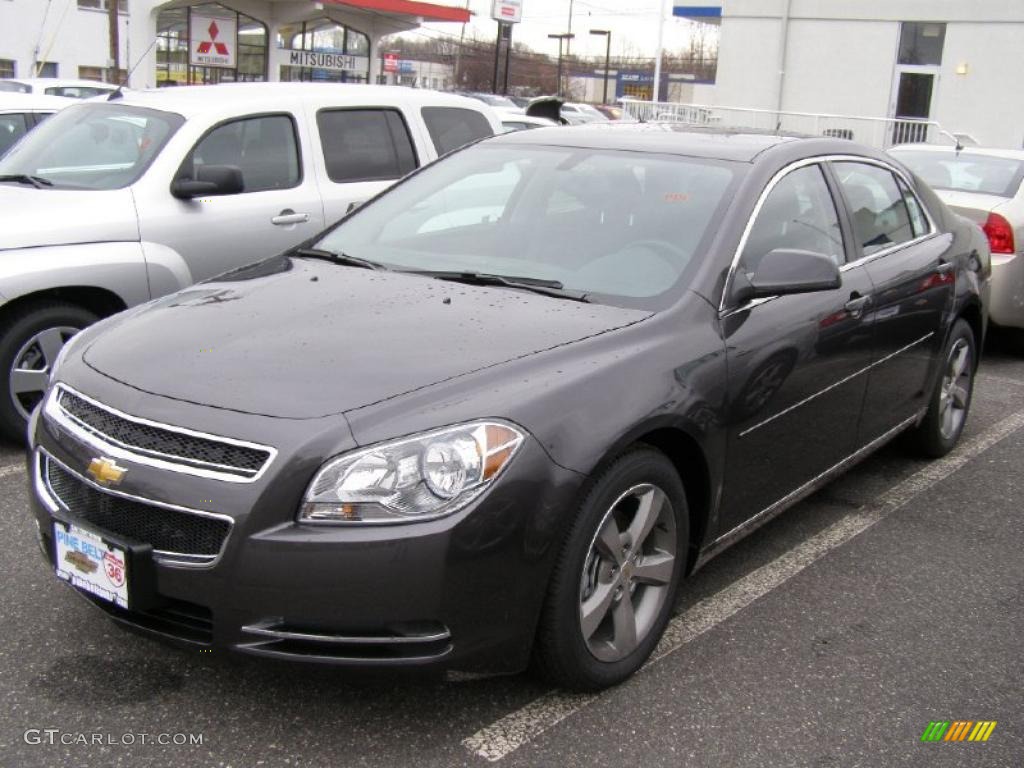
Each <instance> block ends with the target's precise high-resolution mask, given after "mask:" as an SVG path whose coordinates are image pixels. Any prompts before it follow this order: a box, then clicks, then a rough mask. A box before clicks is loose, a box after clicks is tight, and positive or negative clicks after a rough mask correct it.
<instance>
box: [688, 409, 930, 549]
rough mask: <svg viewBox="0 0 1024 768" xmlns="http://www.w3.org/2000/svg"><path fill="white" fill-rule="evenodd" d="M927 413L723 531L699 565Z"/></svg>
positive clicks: (878, 438) (914, 416)
mask: <svg viewBox="0 0 1024 768" xmlns="http://www.w3.org/2000/svg"><path fill="white" fill-rule="evenodd" d="M923 415H924V411H923V410H922V411H920V412H918V413H916V414H914V415H913V416H911V417H910V418H909V419H906V420H904V421H902V422H900V423H899V424H897V425H896V426H895V427H893V428H892V429H890V430H889V431H888V432H886V433H884V434H882V435H881V436H879V437H876V438H875V439H874V440H872V441H871V442H869V443H867V444H866V445H864V446H862V447H860V448H858V449H857V450H856V451H854V452H853V453H851V454H850V455H849V456H847V457H846V458H845V459H843V460H841V461H839V462H838V463H836V464H834V465H833V466H831V467H830V468H829V469H826V470H825V471H824V472H822V473H821V474H819V475H818V476H816V477H813V478H811V479H810V480H808V481H807V482H806V483H804V484H803V485H801V486H800V487H799V488H797V489H796V490H793V491H790V492H789V493H788V494H786V495H785V496H783V497H782V498H781V499H779V500H778V501H776V502H774V503H773V504H770V505H769V506H767V507H765V508H764V509H762V510H761V511H760V512H758V513H757V514H756V515H754V516H753V517H750V518H748V519H747V520H745V521H743V522H742V523H740V524H739V525H737V526H736V527H734V528H732V529H731V530H729V531H726V532H725V533H723V534H722V535H721V536H719V537H718V538H716V539H715V540H714V541H713V542H711V544H709V545H708V547H707V548H706V549H705V551H704V553H703V554H701V556H700V557H699V558H698V562H697V566H700V565H702V564H703V563H705V562H707V561H708V560H710V559H711V558H712V557H714V556H715V555H716V554H717V553H718V552H720V551H722V550H723V549H725V548H726V547H728V546H729V545H730V544H732V543H733V542H734V541H736V540H737V539H739V538H742V537H743V536H745V535H746V534H748V533H750V532H751V531H753V530H754V529H756V528H759V527H761V526H762V525H764V524H765V523H767V522H768V521H769V520H771V519H772V518H774V517H775V516H776V515H779V514H781V513H782V512H784V511H785V510H787V509H789V508H790V507H792V506H793V505H794V504H796V503H797V502H799V501H801V500H802V499H804V498H806V497H807V496H809V495H810V494H812V493H814V492H815V491H816V490H818V489H819V488H820V487H821V486H823V485H825V484H826V483H828V482H829V481H830V480H832V479H833V478H835V477H836V476H837V475H839V474H841V473H842V472H844V471H845V470H847V469H849V468H850V467H851V466H852V465H854V464H856V463H857V462H859V461H860V460H862V459H863V458H865V457H866V456H868V455H869V454H871V453H872V452H874V451H875V450H877V449H878V448H880V447H881V446H882V445H884V444H885V443H887V442H889V441H890V440H892V439H893V438H894V437H896V436H897V435H898V434H900V433H901V432H903V431H904V430H906V429H908V428H909V427H912V426H913V425H914V424H915V423H917V422H918V421H919V420H920V419H921V417H922V416H923Z"/></svg>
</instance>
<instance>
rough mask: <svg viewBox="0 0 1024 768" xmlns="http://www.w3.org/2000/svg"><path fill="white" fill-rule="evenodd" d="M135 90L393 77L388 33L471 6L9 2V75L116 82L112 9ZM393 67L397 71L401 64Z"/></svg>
mask: <svg viewBox="0 0 1024 768" xmlns="http://www.w3.org/2000/svg"><path fill="white" fill-rule="evenodd" d="M113 2H118V3H119V8H118V11H119V13H118V25H117V42H118V65H119V68H120V69H121V70H127V69H132V68H134V71H133V72H132V73H131V79H130V85H131V87H133V88H147V87H153V86H168V85H186V84H201V83H221V82H237V81H263V80H271V81H274V80H326V81H333V82H356V83H365V82H384V81H385V80H386V79H389V78H387V73H388V71H389V70H391V65H392V62H391V61H390V60H388V59H386V58H385V57H384V56H383V55H382V51H381V50H380V48H379V43H380V40H381V38H383V37H385V36H387V35H392V34H395V33H397V32H404V31H408V30H411V29H415V28H416V27H418V26H419V25H420V24H421V23H423V22H426V21H432V22H434V21H442V22H444V21H450V22H466V21H468V20H469V11H468V10H466V8H465V6H464V5H463V7H453V6H449V5H443V4H437V3H429V2H419V1H418V0H319V2H312V1H311V0H230V1H229V2H225V3H224V4H221V3H209V2H202V3H196V2H191V3H189V2H182V0H49V1H48V2H43V0H0V77H33V76H43V77H63V78H78V77H82V78H89V79H101V78H103V79H107V78H106V76H107V75H108V74H109V73H110V69H111V68H112V67H113V61H112V58H111V56H110V49H111V48H110V41H111V39H112V35H111V34H110V23H109V22H110V14H109V10H110V6H109V5H108V3H113ZM392 71H393V70H392Z"/></svg>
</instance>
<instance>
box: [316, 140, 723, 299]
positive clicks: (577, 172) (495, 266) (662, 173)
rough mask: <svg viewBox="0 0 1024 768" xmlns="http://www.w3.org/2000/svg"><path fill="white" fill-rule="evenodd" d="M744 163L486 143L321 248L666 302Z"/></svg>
mask: <svg viewBox="0 0 1024 768" xmlns="http://www.w3.org/2000/svg"><path fill="white" fill-rule="evenodd" d="M737 167H738V166H736V165H735V164H729V163H723V162H718V161H710V160H697V159H693V158H685V157H676V156H669V155H657V154H649V153H640V152H616V151H600V150H598V151H595V150H593V149H578V148H574V147H543V146H503V145H501V144H487V143H484V144H478V145H475V146H473V147H470V148H468V149H466V150H464V151H461V152H458V153H456V154H454V155H451V156H450V157H449V158H448V159H445V160H442V161H440V162H438V163H435V164H434V165H432V166H430V167H429V168H426V169H424V170H423V171H420V172H419V173H417V174H416V175H415V176H412V177H411V178H409V179H408V180H407V181H405V182H403V183H402V184H400V185H398V186H396V187H394V188H393V189H392V190H391V191H389V192H388V193H387V194H385V195H383V196H382V197H380V198H379V199H378V200H376V201H374V202H373V203H372V204H371V205H368V206H366V207H365V208H362V209H359V210H358V211H357V212H356V213H355V214H353V215H352V216H350V217H349V218H348V219H346V220H345V221H344V222H342V223H341V224H340V225H339V226H338V227H336V228H335V229H334V230H332V231H331V232H329V233H328V234H327V236H326V237H324V238H323V239H322V240H321V241H320V242H319V243H318V244H317V247H318V248H321V249H323V250H328V251H334V252H343V253H345V254H348V255H350V256H355V257H358V258H362V259H369V260H371V261H375V262H378V263H382V264H384V265H386V266H388V267H391V268H393V269H405V270H423V271H450V272H478V273H485V274H489V275H502V276H506V277H517V278H531V279H535V280H546V281H557V282H558V283H560V284H561V285H562V286H563V287H564V288H565V289H566V290H571V291H577V292H582V293H585V294H586V295H587V296H588V298H589V299H590V300H592V301H605V302H607V303H613V304H619V305H622V306H639V307H651V306H661V305H663V303H664V299H663V300H661V301H658V300H656V297H661V296H665V295H666V294H669V293H670V292H671V291H672V289H673V288H674V287H675V286H677V285H678V284H679V283H680V282H681V281H682V280H683V278H684V275H685V274H686V273H687V271H688V270H687V267H688V266H689V265H690V264H691V263H696V261H697V260H696V259H695V258H694V257H695V256H696V255H698V254H699V253H701V251H702V247H703V245H704V240H705V237H706V236H707V235H709V234H710V233H709V230H710V226H709V225H710V224H711V222H713V221H715V220H716V218H717V216H716V214H720V213H721V210H722V209H723V208H724V206H725V201H727V200H728V199H729V195H728V194H727V191H728V190H729V189H730V187H731V186H732V185H733V183H734V181H735V179H736V177H737V175H738V174H737V172H736V168H737Z"/></svg>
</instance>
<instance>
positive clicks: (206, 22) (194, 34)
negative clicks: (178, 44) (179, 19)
mask: <svg viewBox="0 0 1024 768" xmlns="http://www.w3.org/2000/svg"><path fill="white" fill-rule="evenodd" d="M189 29H190V30H191V32H190V35H189V45H188V48H189V58H188V60H189V64H192V65H195V66H201V67H227V68H230V69H233V68H234V67H235V66H236V64H235V52H236V50H237V48H238V21H237V19H234V18H223V17H217V18H214V17H212V16H202V15H200V14H198V13H193V14H191V15H190V19H189Z"/></svg>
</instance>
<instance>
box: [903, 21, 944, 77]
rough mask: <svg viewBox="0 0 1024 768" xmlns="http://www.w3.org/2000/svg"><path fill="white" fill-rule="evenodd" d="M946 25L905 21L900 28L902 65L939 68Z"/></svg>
mask: <svg viewBox="0 0 1024 768" xmlns="http://www.w3.org/2000/svg"><path fill="white" fill-rule="evenodd" d="M945 42H946V25H945V24H940V23H938V22H930V21H928V22H923V21H905V22H903V24H902V25H901V26H900V58H899V63H900V64H918V65H925V66H936V67H937V66H939V65H940V64H942V46H943V44H944V43H945Z"/></svg>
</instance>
